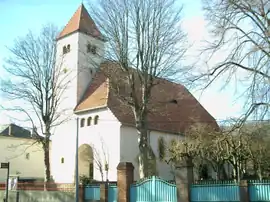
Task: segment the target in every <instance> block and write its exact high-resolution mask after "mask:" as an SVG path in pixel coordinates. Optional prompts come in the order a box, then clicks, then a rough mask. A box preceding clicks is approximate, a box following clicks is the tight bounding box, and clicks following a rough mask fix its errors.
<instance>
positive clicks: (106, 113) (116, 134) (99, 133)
mask: <svg viewBox="0 0 270 202" xmlns="http://www.w3.org/2000/svg"><path fill="white" fill-rule="evenodd" d="M96 115H98V116H99V121H98V124H97V125H93V121H92V125H91V126H87V125H86V126H85V127H83V128H79V146H80V145H82V144H89V145H91V146H92V145H94V147H95V149H96V150H97V151H98V153H100V156H101V158H103V157H104V156H103V154H102V142H104V148H105V149H104V150H105V154H106V155H108V157H109V173H108V174H109V175H108V177H109V180H112V181H115V180H116V179H117V178H116V176H117V170H116V167H117V165H118V163H119V161H120V158H119V157H120V155H119V153H120V123H119V122H118V121H117V119H116V118H115V116H114V115H113V114H112V113H111V111H110V110H109V109H107V108H103V109H96V110H92V111H91V112H88V113H84V114H81V115H78V117H79V118H80V119H81V118H85V119H86V120H87V118H88V117H89V116H91V117H92V118H94V116H96ZM73 128H76V121H75V120H74V121H73V122H72V124H71V125H70V130H68V129H67V130H66V131H69V132H66V133H62V134H60V135H57V136H54V137H53V141H52V142H53V157H52V158H53V159H52V163H53V176H54V179H55V181H56V182H63V183H64V182H66V183H71V182H73V181H74V174H75V147H76V145H75V143H76V130H74V129H73ZM62 157H64V159H65V162H64V164H61V158H62ZM94 179H95V180H101V175H100V172H99V171H98V170H97V167H96V165H94Z"/></svg>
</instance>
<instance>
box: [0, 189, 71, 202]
mask: <svg viewBox="0 0 270 202" xmlns="http://www.w3.org/2000/svg"><path fill="white" fill-rule="evenodd" d="M18 193H19V202H39V201H44V202H45V201H46V202H63V201H65V202H74V201H75V194H74V193H72V192H63V191H18ZM8 195H9V197H8V198H9V200H8V201H9V202H16V197H17V192H16V191H9V194H8ZM4 197H5V191H0V201H3V199H4Z"/></svg>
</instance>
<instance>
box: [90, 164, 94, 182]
mask: <svg viewBox="0 0 270 202" xmlns="http://www.w3.org/2000/svg"><path fill="white" fill-rule="evenodd" d="M89 178H90V179H93V178H94V164H93V163H90V165H89Z"/></svg>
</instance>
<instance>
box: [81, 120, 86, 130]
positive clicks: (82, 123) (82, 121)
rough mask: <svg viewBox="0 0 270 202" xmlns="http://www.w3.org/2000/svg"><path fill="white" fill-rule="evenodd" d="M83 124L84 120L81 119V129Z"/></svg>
mask: <svg viewBox="0 0 270 202" xmlns="http://www.w3.org/2000/svg"><path fill="white" fill-rule="evenodd" d="M84 124H85V119H84V118H83V119H81V128H82V127H84Z"/></svg>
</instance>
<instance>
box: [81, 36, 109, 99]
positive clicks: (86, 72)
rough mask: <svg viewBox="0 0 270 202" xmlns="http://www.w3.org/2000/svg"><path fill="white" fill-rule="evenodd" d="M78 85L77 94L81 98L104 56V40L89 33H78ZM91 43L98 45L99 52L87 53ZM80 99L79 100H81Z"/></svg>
mask: <svg viewBox="0 0 270 202" xmlns="http://www.w3.org/2000/svg"><path fill="white" fill-rule="evenodd" d="M78 37H79V41H78V78H79V79H78V87H77V94H78V98H79V100H80V99H81V98H82V96H83V95H84V92H85V90H86V89H87V87H88V86H89V83H90V82H91V80H92V77H93V76H94V74H95V72H96V69H97V68H99V65H100V63H101V62H102V61H103V58H104V42H103V41H101V40H99V39H96V38H93V37H91V36H89V35H86V34H83V33H79V34H78ZM88 44H91V45H94V46H96V47H97V53H96V54H95V55H94V54H92V53H91V52H88V53H87V45H88ZM79 100H78V101H79Z"/></svg>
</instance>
